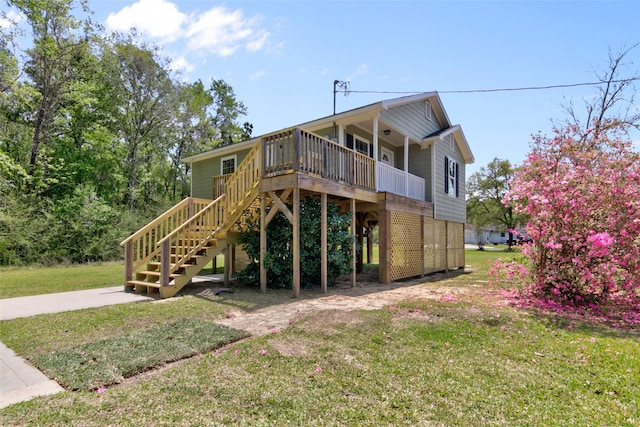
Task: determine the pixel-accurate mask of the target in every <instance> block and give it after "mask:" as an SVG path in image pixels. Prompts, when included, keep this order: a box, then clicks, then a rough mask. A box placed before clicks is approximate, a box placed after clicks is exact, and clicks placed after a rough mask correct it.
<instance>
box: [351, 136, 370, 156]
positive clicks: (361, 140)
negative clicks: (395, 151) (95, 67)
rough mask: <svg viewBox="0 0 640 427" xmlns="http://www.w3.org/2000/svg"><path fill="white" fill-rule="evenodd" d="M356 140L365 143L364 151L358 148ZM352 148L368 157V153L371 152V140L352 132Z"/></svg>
mask: <svg viewBox="0 0 640 427" xmlns="http://www.w3.org/2000/svg"><path fill="white" fill-rule="evenodd" d="M358 141H360V142H361V143H362V144H364V145H366V147H367V151H366V153H365V152H363V151H361V150H359V149H358ZM353 149H354V150H355V151H357V152H358V153H360V154H364V155H365V156H367V157H369V153H370V152H371V142H369V140H368V139H365V138H363V137H361V136H358V135H355V134H354V135H353Z"/></svg>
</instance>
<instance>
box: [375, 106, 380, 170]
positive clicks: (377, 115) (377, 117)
mask: <svg viewBox="0 0 640 427" xmlns="http://www.w3.org/2000/svg"><path fill="white" fill-rule="evenodd" d="M379 117H380V114H376V117H375V118H374V119H373V161H374V162H377V161H378V122H379V120H378V119H379Z"/></svg>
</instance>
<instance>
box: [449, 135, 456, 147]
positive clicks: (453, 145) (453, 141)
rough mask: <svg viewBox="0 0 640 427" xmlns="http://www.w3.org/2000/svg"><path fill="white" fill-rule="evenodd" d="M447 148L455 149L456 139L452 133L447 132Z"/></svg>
mask: <svg viewBox="0 0 640 427" xmlns="http://www.w3.org/2000/svg"><path fill="white" fill-rule="evenodd" d="M449 148H450V149H451V150H455V149H456V140H455V138H454V137H453V134H449Z"/></svg>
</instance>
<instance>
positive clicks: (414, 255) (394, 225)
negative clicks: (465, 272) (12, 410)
mask: <svg viewBox="0 0 640 427" xmlns="http://www.w3.org/2000/svg"><path fill="white" fill-rule="evenodd" d="M389 227H390V230H389V234H390V236H389V239H390V243H391V248H390V255H391V256H390V265H389V269H390V271H389V274H390V279H391V280H392V281H393V280H400V279H405V278H408V277H414V276H420V275H423V274H428V273H433V272H436V271H443V270H446V269H456V268H459V267H464V224H462V223H455V222H448V221H441V220H436V219H433V218H428V217H422V216H421V215H416V214H407V213H400V212H390V216H389Z"/></svg>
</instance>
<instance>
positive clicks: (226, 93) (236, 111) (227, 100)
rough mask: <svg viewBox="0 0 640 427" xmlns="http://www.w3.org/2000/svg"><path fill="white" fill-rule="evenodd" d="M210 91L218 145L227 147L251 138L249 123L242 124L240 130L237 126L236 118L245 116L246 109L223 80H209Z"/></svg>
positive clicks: (251, 128)
mask: <svg viewBox="0 0 640 427" xmlns="http://www.w3.org/2000/svg"><path fill="white" fill-rule="evenodd" d="M210 91H211V93H212V94H213V104H214V107H215V109H216V112H215V116H214V121H213V123H214V125H215V127H216V130H217V135H216V136H217V137H218V138H219V140H220V143H219V145H220V146H224V145H229V144H233V143H235V142H239V141H243V140H245V139H248V138H249V137H251V131H252V130H253V126H252V125H251V124H250V123H244V125H243V127H242V128H241V127H240V126H239V125H238V118H239V117H240V116H244V115H246V114H247V108H246V107H245V106H244V104H243V103H242V102H241V101H238V100H237V99H236V95H235V93H234V92H233V88H232V87H231V86H230V85H229V84H228V83H226V82H225V81H224V80H211V87H210Z"/></svg>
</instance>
